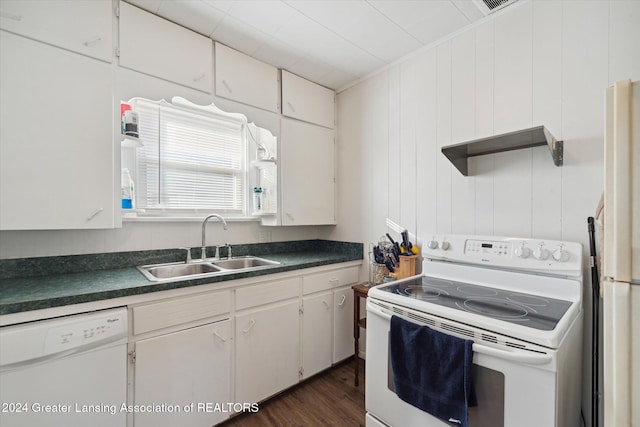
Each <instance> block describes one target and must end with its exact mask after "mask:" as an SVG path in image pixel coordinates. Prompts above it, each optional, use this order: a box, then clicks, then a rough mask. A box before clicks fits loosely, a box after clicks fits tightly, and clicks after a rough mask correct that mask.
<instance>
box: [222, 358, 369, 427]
mask: <svg viewBox="0 0 640 427" xmlns="http://www.w3.org/2000/svg"><path fill="white" fill-rule="evenodd" d="M353 369H354V368H353V359H349V360H347V361H346V362H342V363H340V364H338V365H336V366H334V367H333V368H331V369H329V370H327V371H325V372H321V373H320V374H318V375H316V376H314V377H312V378H310V379H309V380H307V381H305V382H304V383H302V384H298V385H297V386H295V387H293V388H291V389H289V390H286V391H284V392H282V393H280V394H279V395H277V396H275V397H272V398H271V399H269V400H267V401H265V402H262V403H261V404H260V405H259V406H260V410H259V411H258V412H255V413H244V414H240V415H237V416H235V417H233V418H231V419H230V420H228V421H227V422H225V423H223V424H220V426H222V427H314V426H318V427H320V426H323V427H324V426H336V427H364V414H365V410H364V384H365V378H364V361H362V360H360V385H359V386H358V387H355V386H354V384H353V380H354V378H353Z"/></svg>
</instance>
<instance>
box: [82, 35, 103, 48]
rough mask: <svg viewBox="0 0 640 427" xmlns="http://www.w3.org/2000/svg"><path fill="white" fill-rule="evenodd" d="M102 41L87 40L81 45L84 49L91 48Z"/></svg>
mask: <svg viewBox="0 0 640 427" xmlns="http://www.w3.org/2000/svg"><path fill="white" fill-rule="evenodd" d="M101 41H102V37H95V38H93V39H91V40H87V41H86V42H84V43H82V44H83V45H85V46H86V47H91V46H95V45H97V44H98V43H100V42H101Z"/></svg>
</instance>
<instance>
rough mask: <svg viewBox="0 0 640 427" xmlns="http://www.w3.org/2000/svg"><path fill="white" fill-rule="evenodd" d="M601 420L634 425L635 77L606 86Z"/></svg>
mask: <svg viewBox="0 0 640 427" xmlns="http://www.w3.org/2000/svg"><path fill="white" fill-rule="evenodd" d="M606 102H607V106H606V132H605V152H604V157H605V191H604V246H603V248H602V252H603V260H604V266H603V267H604V268H603V270H604V271H603V276H604V283H603V287H604V301H603V339H604V342H603V349H604V356H603V367H604V371H603V378H604V425H605V427H613V426H625V427H626V426H631V425H632V426H639V425H640V127H638V125H639V124H640V82H639V81H636V82H631V81H622V82H618V83H616V84H615V85H614V86H613V87H610V88H608V89H607V91H606Z"/></svg>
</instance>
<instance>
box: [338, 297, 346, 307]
mask: <svg viewBox="0 0 640 427" xmlns="http://www.w3.org/2000/svg"><path fill="white" fill-rule="evenodd" d="M346 300H347V296H346V295H342V298H340V302H339V303H338V305H339V306H342V304H344V302H345V301H346Z"/></svg>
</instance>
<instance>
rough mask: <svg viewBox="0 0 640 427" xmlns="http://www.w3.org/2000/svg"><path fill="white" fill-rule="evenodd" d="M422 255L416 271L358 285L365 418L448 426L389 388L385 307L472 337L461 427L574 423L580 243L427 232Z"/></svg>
mask: <svg viewBox="0 0 640 427" xmlns="http://www.w3.org/2000/svg"><path fill="white" fill-rule="evenodd" d="M422 256H423V258H424V261H423V264H422V268H423V271H422V274H421V275H418V276H414V277H411V278H407V279H403V280H399V281H396V282H391V283H387V284H383V285H380V286H376V287H374V288H372V289H371V290H370V291H369V294H368V299H367V364H366V409H367V426H392V427H413V426H421V427H424V426H427V427H428V426H446V425H450V424H447V423H444V422H443V421H440V420H439V419H437V418H435V417H433V416H432V415H430V414H428V413H426V412H423V411H421V410H420V409H418V408H415V407H413V406H411V405H409V404H408V403H405V402H404V401H402V400H401V399H399V398H398V397H397V396H396V394H395V392H394V386H393V373H392V371H391V366H390V361H389V353H390V352H389V323H390V318H391V316H392V315H395V316H400V317H401V318H404V319H405V320H409V321H411V322H413V323H416V324H420V325H426V326H428V327H430V328H432V329H435V330H438V331H440V332H444V333H446V334H449V335H453V336H457V337H459V338H464V339H467V340H472V341H473V343H474V344H473V352H474V355H473V382H474V386H475V389H476V395H477V400H478V405H477V406H476V407H472V408H469V426H471V427H485V426H486V427H501V426H507V427H511V426H513V427H516V426H517V427H523V426H524V427H526V426H531V427H541V426H543V427H546V426H550V427H551V426H556V427H573V426H575V427H577V426H579V424H580V396H581V360H582V357H581V348H582V276H583V273H582V246H581V245H580V244H579V243H570V242H560V241H551V240H539V239H520V238H504V237H493V236H453V235H451V236H434V237H433V238H432V239H431V240H430V241H429V242H428V243H427V245H426V247H425V248H424V249H423V251H422ZM423 351H429V350H428V349H424V350H423Z"/></svg>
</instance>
